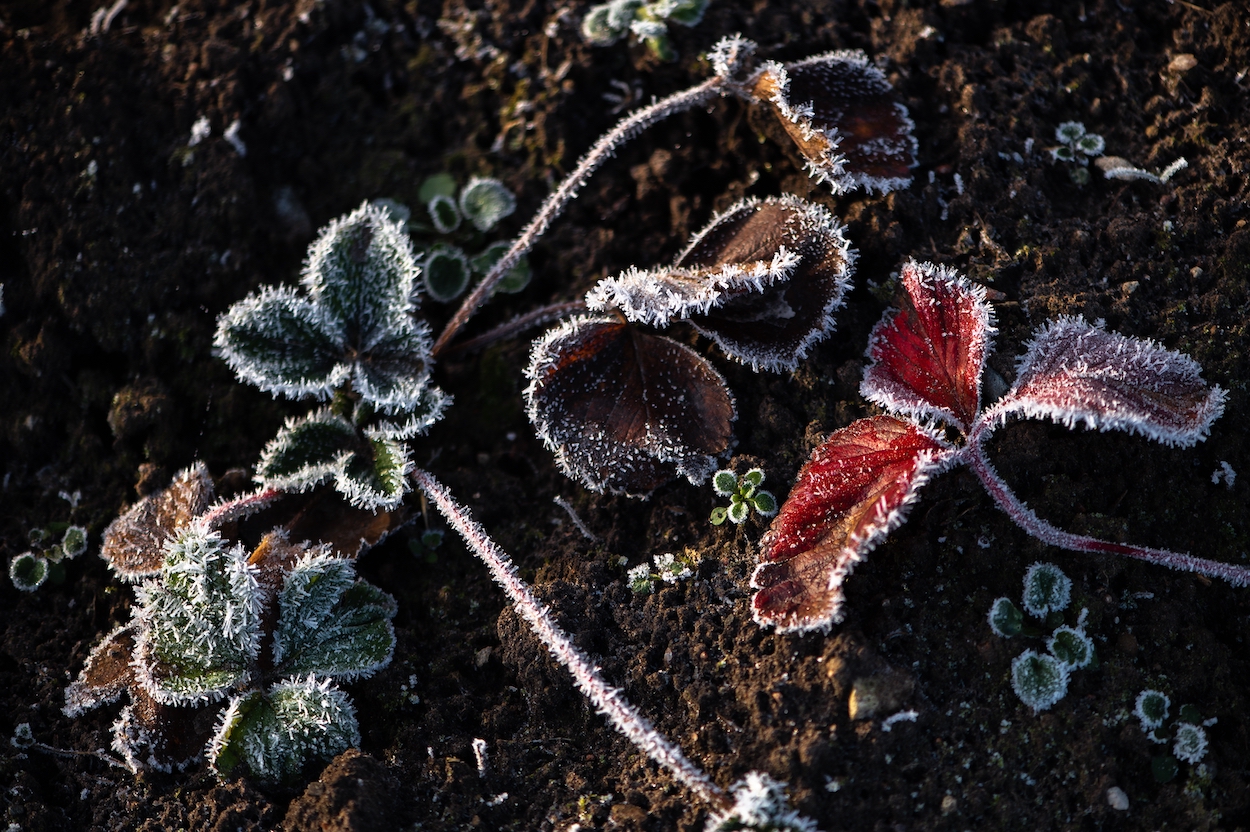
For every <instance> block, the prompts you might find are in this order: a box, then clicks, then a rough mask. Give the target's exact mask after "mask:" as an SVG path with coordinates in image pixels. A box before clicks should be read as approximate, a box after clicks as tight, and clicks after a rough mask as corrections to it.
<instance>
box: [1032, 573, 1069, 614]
mask: <svg viewBox="0 0 1250 832" xmlns="http://www.w3.org/2000/svg"><path fill="white" fill-rule="evenodd" d="M1022 600H1023V602H1024V609H1025V610H1026V611H1027V612H1028V613H1029V615H1032V616H1033V617H1035V618H1045V617H1046V616H1047V615H1049V614H1050V613H1052V612H1062V611H1063V610H1065V609H1067V607H1068V602H1069V601H1071V600H1072V579H1071V578H1069V577H1068V576H1067V575H1065V574H1063V570H1061V569H1060V568H1059V567H1058V566H1055V565H1054V564H1053V563H1035V564H1033V565H1032V566H1030V567H1029V568H1028V571H1026V572H1025V573H1024V595H1023V596H1022Z"/></svg>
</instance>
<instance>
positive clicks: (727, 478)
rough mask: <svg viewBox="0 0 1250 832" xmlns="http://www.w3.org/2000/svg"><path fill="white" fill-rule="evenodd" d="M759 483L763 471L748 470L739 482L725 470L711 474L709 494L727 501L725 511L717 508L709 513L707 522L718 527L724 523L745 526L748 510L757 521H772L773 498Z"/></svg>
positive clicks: (775, 502) (775, 500)
mask: <svg viewBox="0 0 1250 832" xmlns="http://www.w3.org/2000/svg"><path fill="white" fill-rule="evenodd" d="M763 482H764V471H763V469H761V468H752V469H751V470H750V471H747V472H746V473H745V474H743V475H742V476H741V477H740V478H739V477H738V476H737V475H736V474H734V472H733V471H730V470H729V469H727V468H722V469H721V470H719V471H717V472H716V473H715V474H713V475H712V490H714V491H715V492H716V493H717V495H718V496H721V497H728V498H729V507H728V508H725V507H723V506H717V507H716V508H714V509H712V516H711V517H710V518H709V519H710V520H711V522H712V525H713V526H719V525H721V524H722V523H724V522H725V520H729V522H731V523H733V524H735V525H740V524H742V523H744V522H746V519H747V517H748V516H749V515H750V513H751V509H755V512H756V514H758V515H760V516H761V517H772V516H773V515H774V514H776V513H777V498H776V497H774V496H773V495H772V492H771V491H765V490H763V489H762V488H760V484H761V483H763Z"/></svg>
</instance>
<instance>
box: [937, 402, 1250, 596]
mask: <svg viewBox="0 0 1250 832" xmlns="http://www.w3.org/2000/svg"><path fill="white" fill-rule="evenodd" d="M989 425H990V422H989V421H988V420H986V419H984V418H982V419H979V420H978V423H977V425H976V426H974V428H973V430H972V434H971V435H970V436H969V437H968V445H967V446H966V447H965V448H964V449H963V451H962V452H961V453H960V457H961V460H962V461H964V462H967V463H968V466H969V467H970V468H971V469H972V470H973V472H975V473H976V475H977V477H978V478H979V479H980V480H981V483H982V484H983V485H984V486H985V490H986V491H988V492H989V493H990V496H991V497H993V498H994V502H996V503H998V507H999V508H1001V509H1002V510H1003V511H1005V512H1006V513H1007V516H1008V517H1010V518H1011V519H1012V521H1013V522H1015V524H1016V525H1017V526H1019V527H1020V528H1022V529H1024V530H1025V531H1026V532H1028V533H1029V534H1031V535H1033V536H1034V537H1036V538H1037V539H1038V540H1040V541H1042V542H1043V543H1045V544H1047V545H1050V546H1059V547H1061V548H1063V549H1071V550H1072V551H1074V552H1095V553H1098V554H1112V555H1124V556H1126V557H1130V558H1137V559H1138V560H1144V561H1146V562H1148V563H1154V564H1158V565H1160V566H1166V567H1168V568H1170V569H1177V570H1180V571H1182V572H1197V573H1198V574H1199V575H1206V576H1208V577H1211V578H1223V579H1224V580H1226V581H1228V582H1229V583H1230V584H1232V585H1233V586H1250V569H1247V568H1246V567H1244V566H1235V565H1233V564H1231V563H1221V562H1219V561H1216V560H1207V559H1205V558H1196V557H1193V556H1192V555H1185V554H1181V553H1179V552H1171V551H1168V550H1167V549H1151V548H1148V547H1145V546H1133V545H1130V544H1126V543H1113V542H1111V541H1109V540H1099V539H1098V538H1096V537H1087V536H1085V535H1080V534H1073V533H1071V532H1065V531H1063V530H1062V529H1059V528H1056V527H1055V526H1052V525H1051V524H1050V523H1048V522H1046V521H1045V520H1043V519H1042V518H1040V517H1038V516H1037V514H1036V513H1034V511H1033V509H1031V508H1029V507H1028V506H1027V505H1025V503H1024V501H1023V500H1021V499H1020V498H1019V497H1017V496H1016V495H1015V492H1013V491H1012V490H1011V488H1010V487H1009V486H1008V485H1007V483H1006V481H1004V480H1003V478H1002V477H1001V476H1000V475H999V473H998V472H997V471H995V470H994V466H993V465H992V464H990V461H989V458H988V457H986V455H985V441H986V440H987V439H989V436H990V433H991V432H992V430H993V428H991V427H989Z"/></svg>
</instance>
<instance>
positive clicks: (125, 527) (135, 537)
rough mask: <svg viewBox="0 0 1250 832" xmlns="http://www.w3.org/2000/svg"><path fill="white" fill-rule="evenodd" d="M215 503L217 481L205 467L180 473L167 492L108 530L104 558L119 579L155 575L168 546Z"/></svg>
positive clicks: (199, 465)
mask: <svg viewBox="0 0 1250 832" xmlns="http://www.w3.org/2000/svg"><path fill="white" fill-rule="evenodd" d="M212 501H213V480H212V477H210V476H209V474H208V468H207V467H205V465H204V463H202V462H200V463H196V464H195V465H194V466H192V467H191V468H187V469H186V470H184V471H180V472H179V473H178V474H177V475H176V476H175V477H174V480H173V482H172V483H170V484H169V486H168V487H167V488H164V489H162V490H160V491H157V492H156V493H155V494H149V495H148V496H146V497H144V498H143V499H142V500H140V501H139V502H137V503H135V504H134V505H133V506H132V507H131V508H130V510H129V511H127V512H126V513H125V514H122V515H121V516H120V517H118V518H117V519H116V520H114V521H113V522H112V523H110V524H109V527H108V528H107V529H105V530H104V540H103V543H102V544H101V546H100V557H102V558H104V560H105V561H107V562H108V565H109V566H110V567H111V568H112V570H113V571H114V572H116V573H117V576H118V577H119V578H121V579H122V580H125V581H138V580H142V579H143V578H146V577H150V576H152V575H155V574H156V573H157V572H159V571H160V569H161V563H163V562H164V560H165V542H166V541H167V540H169V539H170V538H171V537H172V536H173V535H175V534H176V533H177V532H179V531H181V530H182V529H184V528H186V527H187V526H188V525H190V523H191V521H192V520H193V519H195V518H196V517H198V516H199V515H201V514H203V513H204V512H205V511H206V510H207V509H208V507H209V504H210V503H212Z"/></svg>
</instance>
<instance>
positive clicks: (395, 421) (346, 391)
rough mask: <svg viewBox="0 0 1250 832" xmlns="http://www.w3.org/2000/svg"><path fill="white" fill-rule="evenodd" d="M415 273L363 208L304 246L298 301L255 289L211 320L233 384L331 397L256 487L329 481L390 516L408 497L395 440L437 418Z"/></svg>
mask: <svg viewBox="0 0 1250 832" xmlns="http://www.w3.org/2000/svg"><path fill="white" fill-rule="evenodd" d="M419 276H420V270H419V269H418V267H417V264H416V260H415V257H414V254H413V251H412V245H411V243H410V242H409V241H408V237H407V235H406V234H405V233H404V230H403V227H402V225H400V224H399V223H396V222H393V221H391V219H390V218H389V217H388V215H387V213H386V212H385V211H384V210H383V209H382V208H379V207H378V206H375V205H370V204H368V203H366V204H364V205H362V206H361V207H360V208H358V209H357V210H356V211H354V212H353V213H352V214H350V215H349V216H347V217H345V218H341V219H338V220H335V221H334V222H332V223H330V225H329V226H327V227H326V228H325V229H324V230H323V231H322V232H321V234H320V236H319V237H318V238H317V240H316V241H315V242H314V243H313V244H312V246H311V247H310V248H309V252H308V261H307V263H306V264H305V266H304V273H303V277H302V280H301V285H302V288H303V290H304V291H303V292H301V291H299V290H296V289H292V288H290V287H286V286H279V287H272V286H269V287H265V288H263V289H262V290H261V291H260V293H259V294H255V295H251V296H249V297H248V298H246V299H245V300H242V301H240V302H239V303H236V304H235V305H234V306H232V307H230V309H229V310H228V311H227V312H226V313H225V314H223V315H222V316H221V317H220V318H219V319H218V322H217V335H216V338H215V339H214V341H213V343H214V345H215V346H216V348H217V349H218V351H219V352H220V354H221V356H222V358H224V359H225V361H226V363H227V364H229V365H230V368H231V369H233V370H234V371H235V374H236V375H237V376H238V377H239V379H240V380H242V381H245V382H248V383H250V384H254V385H256V386H257V387H259V388H260V389H262V390H265V391H267V392H270V393H274V394H277V395H282V396H285V397H287V398H290V399H310V398H311V399H321V400H325V399H330V400H331V403H330V406H329V407H324V408H321V409H319V410H316V411H314V412H312V413H310V414H308V415H306V416H303V417H296V418H292V419H290V420H288V421H287V423H286V425H285V426H284V427H283V428H282V430H281V431H280V432H279V433H278V435H277V436H276V437H275V438H274V439H273V440H272V441H271V442H270V443H269V444H268V445H267V446H266V447H265V449H264V451H263V453H262V454H261V459H260V463H259V465H258V466H257V472H256V479H257V481H258V482H260V483H261V485H262V486H264V487H266V488H272V489H280V490H282V491H288V492H290V491H296V492H298V491H307V490H309V489H312V488H313V487H315V486H316V485H318V484H319V483H322V482H325V481H330V482H331V483H332V484H333V486H334V488H335V489H336V490H338V491H339V492H340V493H341V494H342V495H343V496H344V497H345V498H346V499H347V500H348V501H350V502H351V503H352V504H353V505H355V506H357V507H360V508H362V509H368V510H374V509H379V508H381V509H389V508H393V507H395V506H397V505H399V503H400V501H401V500H402V499H403V496H404V493H405V491H406V490H407V487H408V485H407V477H406V474H407V473H408V471H409V469H410V467H411V463H410V462H409V460H408V451H407V447H406V446H405V445H404V444H403V442H404V440H406V439H409V438H411V437H413V436H416V435H418V434H421V433H424V432H425V431H426V429H428V428H429V426H430V425H431V424H433V423H434V422H435V421H437V420H438V419H439V418H440V416H441V415H442V411H443V408H444V407H445V406H446V404H447V397H446V396H445V395H444V394H443V393H442V391H440V390H439V389H438V388H437V387H434V386H433V385H432V384H431V383H430V342H429V328H428V327H427V326H426V324H425V322H424V321H422V320H419V319H418V318H416V317H415V315H414V312H415V310H416V303H415V299H416V298H417V296H418V292H417V278H418V277H419Z"/></svg>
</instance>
